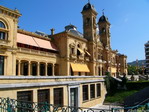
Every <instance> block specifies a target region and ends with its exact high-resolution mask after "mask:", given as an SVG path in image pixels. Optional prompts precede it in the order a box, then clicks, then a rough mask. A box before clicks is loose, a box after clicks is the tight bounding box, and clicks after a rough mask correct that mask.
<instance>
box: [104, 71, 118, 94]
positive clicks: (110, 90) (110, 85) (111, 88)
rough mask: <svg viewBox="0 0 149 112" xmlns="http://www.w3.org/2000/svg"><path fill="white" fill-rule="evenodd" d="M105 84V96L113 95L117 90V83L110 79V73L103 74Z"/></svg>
mask: <svg viewBox="0 0 149 112" xmlns="http://www.w3.org/2000/svg"><path fill="white" fill-rule="evenodd" d="M105 75H106V77H105V84H106V89H107V94H114V93H115V91H116V90H117V85H118V84H117V81H116V80H115V79H114V78H112V77H111V75H110V72H106V73H105Z"/></svg>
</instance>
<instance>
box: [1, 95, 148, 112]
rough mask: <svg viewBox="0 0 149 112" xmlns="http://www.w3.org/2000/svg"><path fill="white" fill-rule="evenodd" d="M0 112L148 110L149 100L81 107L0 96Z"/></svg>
mask: <svg viewBox="0 0 149 112" xmlns="http://www.w3.org/2000/svg"><path fill="white" fill-rule="evenodd" d="M0 112H149V102H148V103H146V104H145V105H137V106H133V107H127V108H112V109H111V110H110V109H98V108H82V107H71V106H58V105H57V106H55V105H52V104H49V103H46V102H41V103H37V102H28V101H18V100H15V99H10V98H1V97H0Z"/></svg>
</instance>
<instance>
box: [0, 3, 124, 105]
mask: <svg viewBox="0 0 149 112" xmlns="http://www.w3.org/2000/svg"><path fill="white" fill-rule="evenodd" d="M20 16H21V14H20V13H19V12H18V11H17V10H10V9H8V8H5V7H3V6H0V96H1V97H10V98H14V99H18V100H25V101H34V102H45V101H46V102H48V103H50V104H55V105H70V106H81V107H93V106H95V105H98V104H102V102H103V101H104V97H105V94H106V90H105V85H104V75H105V73H106V72H107V71H108V72H110V73H111V75H112V76H113V77H116V76H117V75H119V74H123V73H125V74H127V65H126V59H127V57H126V56H125V55H121V54H119V53H118V51H114V50H112V49H111V45H110V23H109V21H108V19H107V18H106V17H105V16H104V15H102V16H101V17H100V18H99V21H98V23H96V16H97V12H96V10H95V9H94V7H93V6H92V5H91V4H90V3H87V4H86V5H85V6H84V7H83V10H82V16H83V34H82V33H80V32H79V31H77V28H76V27H75V26H74V25H68V26H66V27H65V30H64V31H63V32H61V33H57V34H54V29H51V35H47V34H44V33H41V32H35V33H32V32H28V31H24V30H21V29H18V28H17V26H18V18H19V17H20ZM97 24H98V28H99V32H97V30H96V29H97ZM78 96H79V97H78Z"/></svg>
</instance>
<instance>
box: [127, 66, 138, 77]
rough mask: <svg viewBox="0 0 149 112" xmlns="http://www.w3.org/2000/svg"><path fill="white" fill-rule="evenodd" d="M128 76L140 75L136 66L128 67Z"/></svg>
mask: <svg viewBox="0 0 149 112" xmlns="http://www.w3.org/2000/svg"><path fill="white" fill-rule="evenodd" d="M128 74H129V75H136V74H138V72H137V67H136V66H132V65H128Z"/></svg>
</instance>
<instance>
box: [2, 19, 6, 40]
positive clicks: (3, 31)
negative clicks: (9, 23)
mask: <svg viewBox="0 0 149 112" xmlns="http://www.w3.org/2000/svg"><path fill="white" fill-rule="evenodd" d="M0 40H7V29H6V26H5V24H4V23H3V22H2V21H0Z"/></svg>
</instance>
